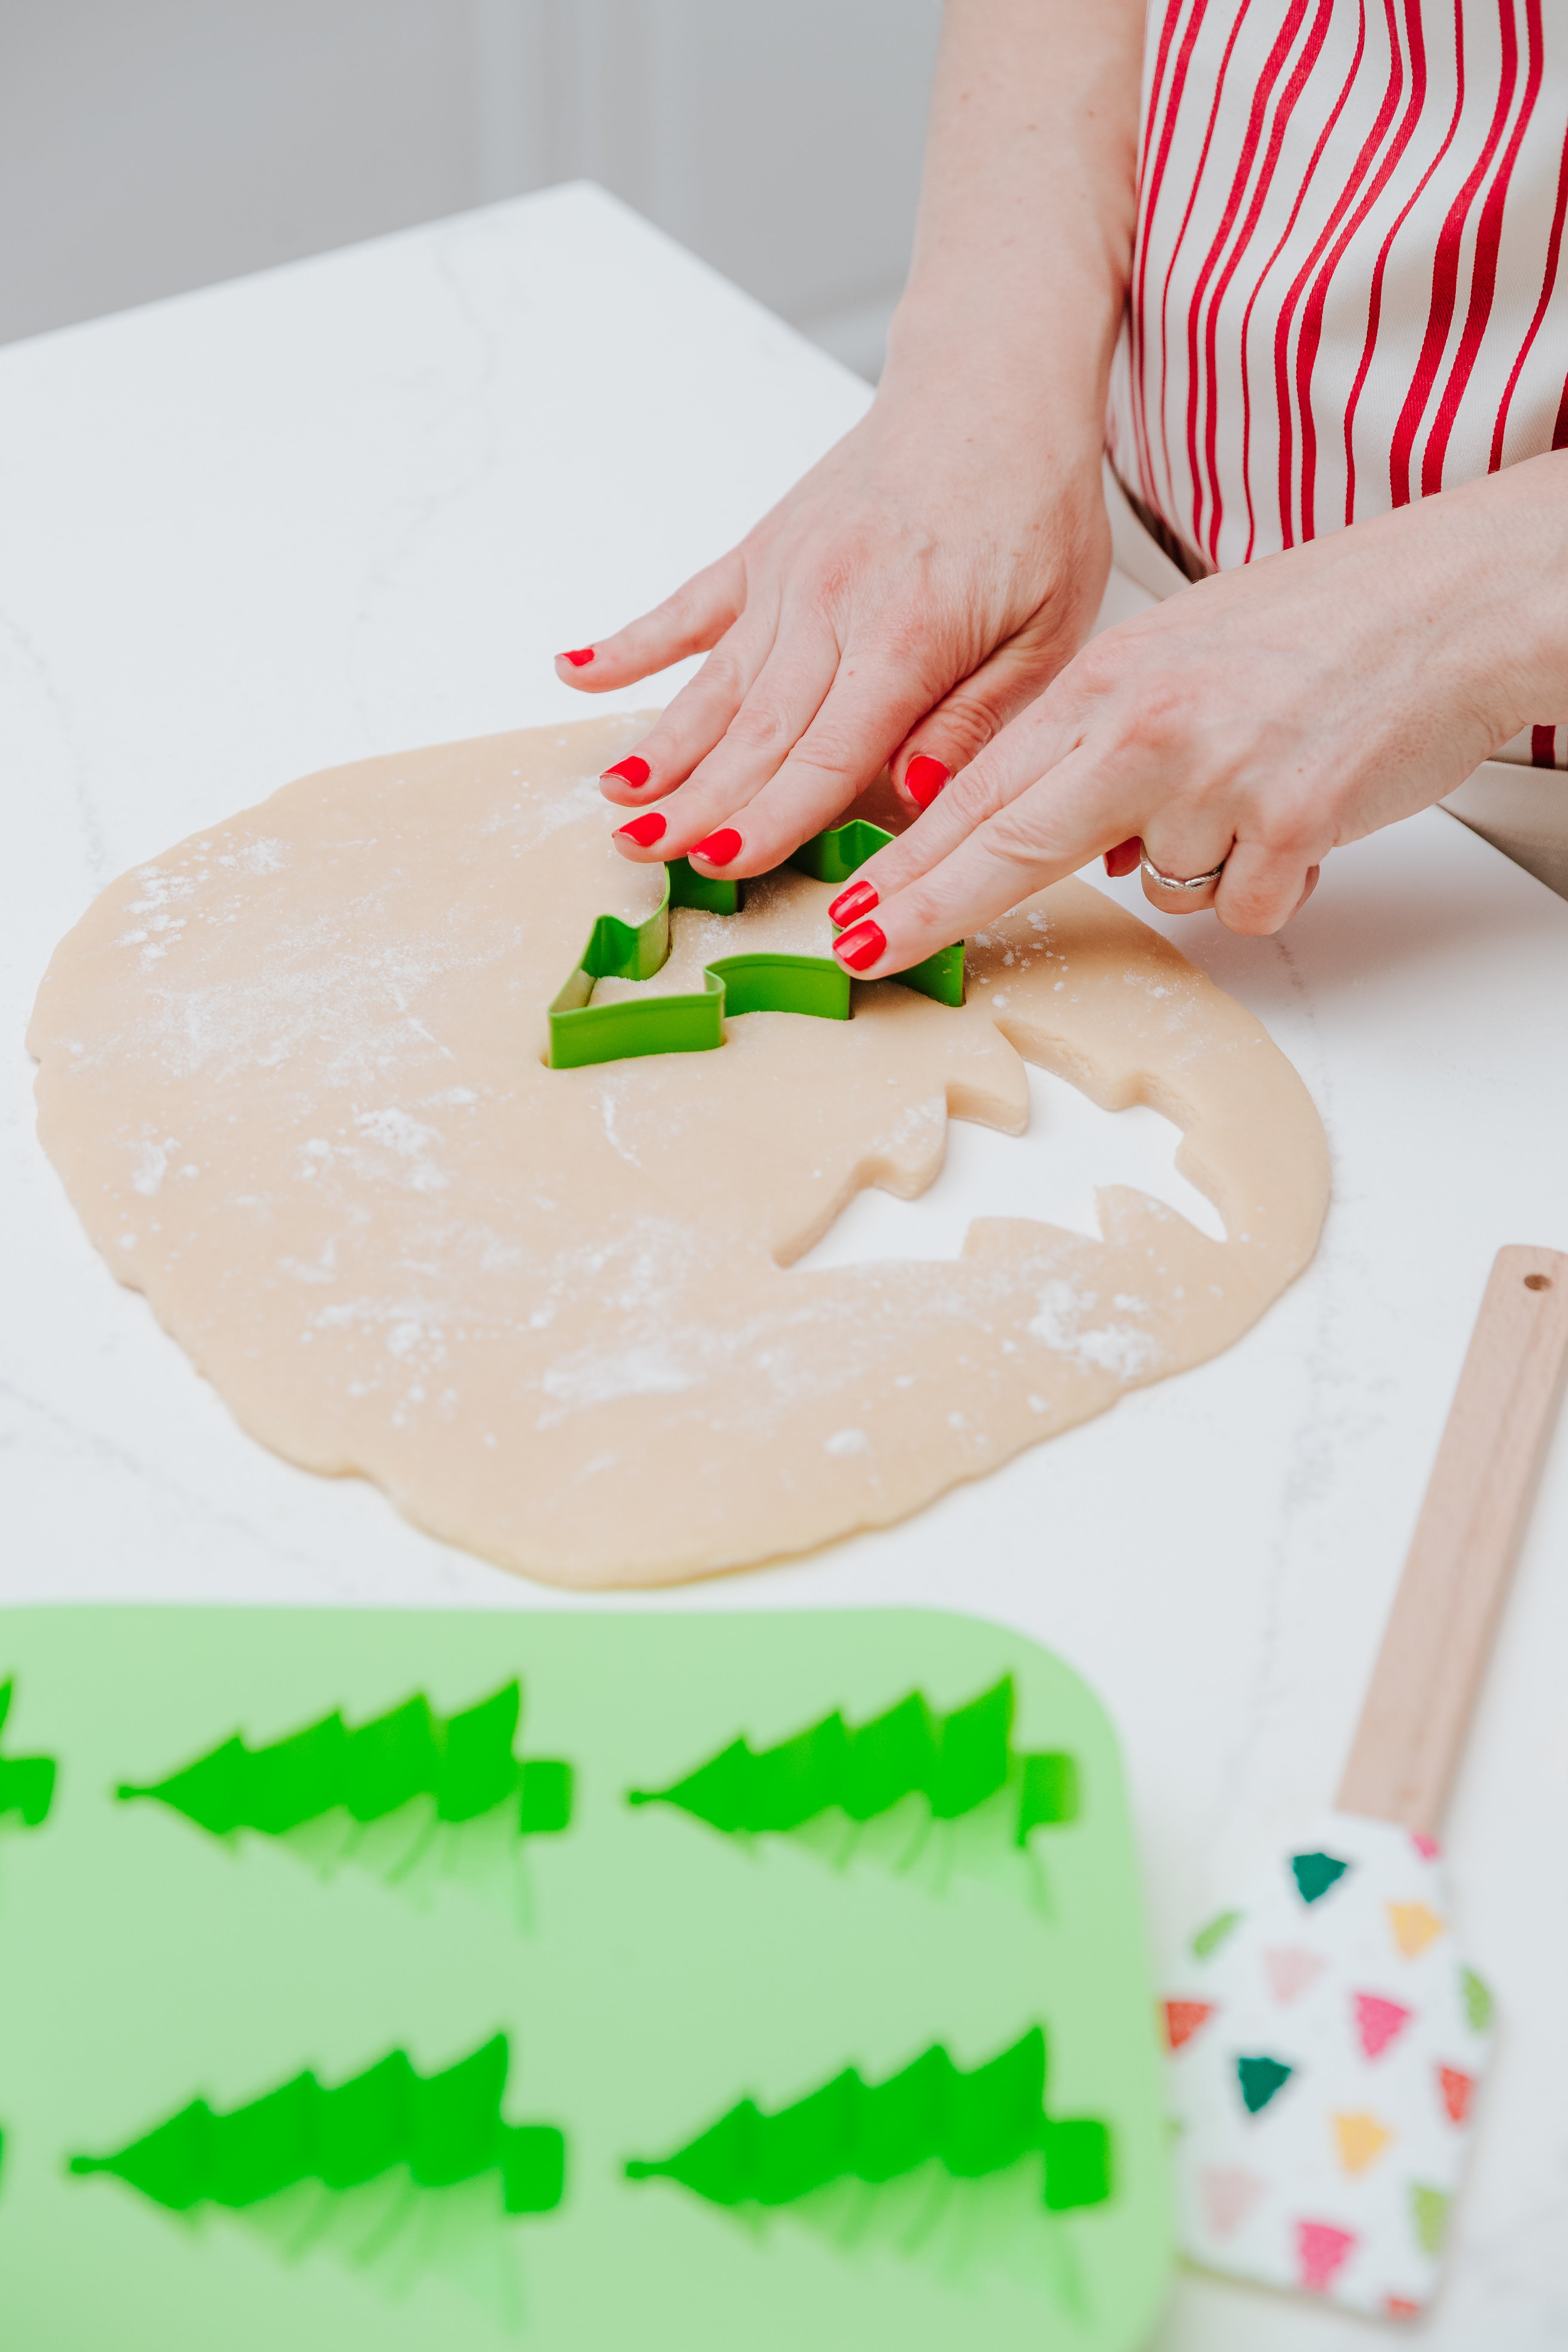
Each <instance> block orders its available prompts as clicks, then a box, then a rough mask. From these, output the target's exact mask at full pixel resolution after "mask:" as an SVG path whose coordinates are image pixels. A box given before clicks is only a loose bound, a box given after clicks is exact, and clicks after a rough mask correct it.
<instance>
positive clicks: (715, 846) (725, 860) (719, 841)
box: [691, 824, 741, 866]
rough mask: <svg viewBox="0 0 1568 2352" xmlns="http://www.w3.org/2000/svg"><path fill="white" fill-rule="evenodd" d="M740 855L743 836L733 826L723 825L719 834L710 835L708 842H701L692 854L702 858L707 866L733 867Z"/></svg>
mask: <svg viewBox="0 0 1568 2352" xmlns="http://www.w3.org/2000/svg"><path fill="white" fill-rule="evenodd" d="M740 854H741V836H740V835H739V834H738V833H737V832H736V831H735V828H734V826H733V825H732V824H726V825H721V827H720V829H719V831H718V832H717V833H710V835H709V836H708V838H707V840H706V841H700V842H699V843H698V845H697V846H696V848H695V849H694V850H693V851H692V852H691V855H692V856H693V857H700V858H701V860H702V862H703V864H704V865H705V866H730V865H732V864H733V863H734V861H735V859H736V858H737V857H739V856H740Z"/></svg>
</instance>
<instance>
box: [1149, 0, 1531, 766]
mask: <svg viewBox="0 0 1568 2352" xmlns="http://www.w3.org/2000/svg"><path fill="white" fill-rule="evenodd" d="M1565 207H1568V0H1152V5H1151V9H1150V17H1149V32H1148V42H1147V47H1146V54H1145V65H1144V89H1143V125H1142V141H1141V147H1140V162H1139V194H1138V233H1137V240H1136V246H1135V249H1134V255H1133V266H1132V280H1131V291H1130V297H1129V303H1128V314H1127V318H1126V320H1125V322H1124V326H1123V330H1122V335H1121V343H1120V345H1119V348H1118V351H1117V353H1116V359H1115V363H1114V367H1113V371H1112V378H1111V393H1110V417H1109V425H1108V446H1109V449H1110V457H1111V462H1112V464H1113V465H1114V467H1115V468H1116V471H1117V473H1118V475H1119V476H1120V478H1121V481H1122V483H1123V484H1124V485H1125V487H1126V488H1127V489H1128V490H1129V492H1130V493H1131V496H1132V499H1133V500H1134V503H1135V505H1136V506H1137V507H1138V508H1139V509H1141V510H1142V515H1143V518H1144V520H1146V521H1147V522H1148V523H1149V524H1150V526H1151V528H1152V529H1153V530H1154V531H1155V533H1156V535H1157V536H1158V537H1159V538H1160V539H1161V541H1162V542H1163V544H1165V545H1166V547H1167V548H1168V550H1169V551H1171V552H1172V553H1173V554H1174V555H1175V556H1176V558H1177V560H1178V562H1181V563H1182V565H1183V568H1184V570H1185V571H1186V572H1188V574H1189V576H1195V575H1196V574H1198V573H1201V572H1207V571H1210V570H1214V569H1215V568H1218V569H1227V568H1229V567H1230V566H1232V565H1234V564H1237V563H1246V562H1249V561H1250V560H1251V559H1252V558H1253V557H1255V556H1259V555H1268V554H1271V553H1273V552H1274V551H1277V550H1279V549H1280V548H1287V547H1293V546H1296V545H1299V544H1300V541H1303V540H1308V539H1311V538H1314V537H1316V536H1317V535H1318V534H1320V533H1321V532H1323V531H1330V530H1337V529H1338V528H1339V527H1340V526H1341V525H1342V524H1343V523H1348V522H1353V521H1356V520H1360V519H1362V518H1363V517H1365V516H1367V515H1372V514H1379V513H1382V512H1384V511H1385V510H1386V509H1388V508H1390V507H1396V506H1404V505H1405V504H1406V503H1407V501H1409V500H1410V499H1418V498H1423V497H1426V495H1428V494H1429V493H1430V492H1432V491H1434V490H1438V489H1441V488H1443V487H1444V486H1445V485H1446V484H1447V485H1452V484H1454V483H1456V482H1463V481H1469V480H1472V479H1474V478H1476V477H1478V476H1479V475H1482V474H1486V473H1489V472H1494V471H1495V470H1496V469H1497V468H1498V467H1500V466H1506V465H1510V464H1513V463H1515V462H1516V461H1517V460H1518V459H1520V458H1521V457H1535V456H1538V455H1539V454H1540V453H1541V452H1542V450H1546V449H1552V448H1557V447H1562V446H1568V262H1565V261H1564V258H1563V225H1564V210H1565ZM1560 265H1561V280H1562V282H1561V283H1560V282H1559V281H1560ZM1500 756H1502V757H1504V758H1510V759H1515V760H1523V761H1533V762H1534V764H1536V765H1537V766H1541V767H1565V766H1568V727H1560V728H1558V729H1556V730H1552V728H1550V727H1538V728H1535V729H1533V730H1526V731H1525V733H1524V734H1523V735H1521V737H1519V738H1517V739H1516V740H1515V741H1514V742H1513V743H1511V744H1510V745H1509V746H1508V747H1507V749H1506V751H1504V752H1503V753H1502V754H1501V755H1500Z"/></svg>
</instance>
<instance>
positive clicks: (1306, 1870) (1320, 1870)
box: [1290, 1853, 1350, 1903]
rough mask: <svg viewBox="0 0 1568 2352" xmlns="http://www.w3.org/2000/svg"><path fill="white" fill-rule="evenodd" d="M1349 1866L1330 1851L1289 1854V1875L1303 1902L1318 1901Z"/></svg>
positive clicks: (1336, 1882) (1338, 1880) (1335, 1884)
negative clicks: (1293, 1880) (1292, 1878)
mask: <svg viewBox="0 0 1568 2352" xmlns="http://www.w3.org/2000/svg"><path fill="white" fill-rule="evenodd" d="M1349 1868H1350V1864H1349V1863H1348V1862H1342V1861H1341V1860H1340V1859H1339V1856H1338V1855H1337V1854H1332V1853H1293V1854H1292V1855H1291V1856H1290V1871H1291V1875H1292V1876H1293V1877H1294V1879H1295V1881H1296V1886H1297V1891H1298V1892H1299V1894H1300V1897H1301V1900H1302V1902H1303V1903H1319V1902H1321V1900H1322V1898H1323V1896H1324V1895H1326V1894H1327V1893H1328V1891H1329V1889H1330V1887H1331V1886H1337V1885H1338V1884H1339V1882H1340V1880H1341V1879H1342V1877H1343V1876H1344V1874H1345V1873H1346V1871H1347V1870H1348V1869H1349Z"/></svg>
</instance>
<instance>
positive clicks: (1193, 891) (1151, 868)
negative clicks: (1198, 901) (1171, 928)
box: [1138, 849, 1228, 898]
mask: <svg viewBox="0 0 1568 2352" xmlns="http://www.w3.org/2000/svg"><path fill="white" fill-rule="evenodd" d="M1227 854H1228V853H1227ZM1138 863H1139V865H1140V866H1142V868H1143V871H1144V873H1145V874H1146V875H1147V876H1148V877H1149V880H1150V881H1151V882H1152V883H1153V884H1154V886H1155V887H1156V888H1157V889H1161V890H1174V891H1177V892H1178V893H1180V894H1181V895H1182V896H1184V897H1185V898H1198V897H1199V896H1201V894H1202V893H1203V892H1204V891H1205V890H1212V889H1213V887H1214V886H1215V883H1216V882H1217V881H1218V880H1219V877H1220V876H1221V875H1222V874H1223V873H1224V872H1225V859H1224V858H1223V857H1222V858H1221V859H1220V861H1219V864H1218V865H1217V866H1211V867H1210V868H1209V870H1208V872H1207V873H1206V874H1193V875H1188V876H1185V877H1183V876H1178V875H1175V874H1162V873H1161V871H1160V869H1159V867H1158V866H1156V865H1155V863H1154V861H1153V859H1152V857H1151V856H1150V855H1149V853H1148V851H1147V850H1146V849H1145V850H1144V851H1143V852H1142V855H1141V856H1140V857H1139V860H1138Z"/></svg>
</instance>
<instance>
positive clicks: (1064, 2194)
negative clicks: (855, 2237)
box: [626, 2025, 1114, 2218]
mask: <svg viewBox="0 0 1568 2352" xmlns="http://www.w3.org/2000/svg"><path fill="white" fill-rule="evenodd" d="M1046 2072H1047V2068H1046V2037H1045V2032H1044V2030H1043V2029H1042V2028H1041V2027H1040V2026H1038V2025H1036V2026H1031V2027H1030V2029H1029V2030H1028V2032H1026V2033H1025V2034H1023V2035H1022V2036H1021V2037H1020V2038H1019V2040H1018V2041H1016V2042H1014V2043H1013V2044H1012V2045H1011V2047H1010V2048H1008V2049H1006V2050H1004V2051H1003V2052H1002V2053H1001V2054H1000V2055H999V2056H998V2057H995V2058H993V2059H991V2060H989V2061H988V2062H987V2063H985V2064H984V2065H980V2066H976V2067H974V2068H973V2070H972V2071H971V2072H969V2073H967V2074H966V2073H965V2072H963V2069H962V2068H960V2067H958V2066H955V2065H954V2064H953V2063H952V2059H951V2058H950V2057H949V2055H948V2053H947V2051H946V2050H945V2049H944V2048H943V2047H942V2044H941V2043H940V2042H936V2043H933V2044H932V2045H931V2048H930V2049H928V2050H925V2051H922V2053H921V2055H920V2056H919V2057H918V2058H916V2059H914V2060H913V2061H912V2063H910V2065H908V2066H906V2067H904V2068H903V2069H902V2070H901V2071H900V2073H898V2074H893V2075H891V2076H889V2079H888V2080H887V2081H886V2082H883V2083H877V2084H869V2083H868V2082H866V2081H865V2079H864V2078H863V2076H862V2075H861V2074H859V2073H858V2071H857V2069H856V2068H854V2067H853V2066H851V2067H847V2068H846V2069H845V2070H844V2071H843V2072H842V2073H841V2074H836V2075H834V2076H833V2078H832V2079H831V2081H829V2082H826V2083H825V2084H822V2085H821V2087H820V2088H819V2089H817V2090H816V2091H813V2092H811V2093H809V2094H808V2095H807V2096H805V2098H802V2099H797V2100H795V2102H794V2104H793V2105H789V2106H787V2107H782V2108H780V2109H778V2110H777V2111H776V2112H775V2113H774V2114H773V2115H768V2114H766V2113H764V2112H763V2109H762V2108H760V2107H759V2106H758V2105H756V2104H755V2102H754V2101H753V2100H752V2099H750V2098H743V2099H742V2100H740V2101H739V2102H738V2103H737V2104H736V2105H734V2106H732V2107H731V2108H730V2110H729V2111H728V2113H727V2114H725V2115H723V2116H720V2118H719V2120H718V2122H717V2123H715V2124H713V2125H711V2126H710V2128H709V2129H708V2130H706V2131H704V2132H701V2133H700V2134H699V2136H698V2137H696V2138H695V2139H693V2140H689V2141H688V2142H687V2144H686V2145H685V2146H684V2147H679V2148H677V2149H676V2151H675V2152H674V2154H673V2155H671V2156H668V2157H663V2158H658V2159H655V2160H648V2159H646V2158H634V2159H633V2160H632V2161H631V2162H629V2163H628V2164H627V2166H626V2176H627V2178H628V2179H632V2180H673V2181H675V2182H677V2183H679V2186H680V2187H682V2188H683V2189H689V2190H690V2191H691V2192H692V2193H693V2194H694V2195H695V2196H698V2197H700V2198H703V2199H705V2200H706V2201H707V2202H708V2203H710V2204H711V2205H717V2206H721V2207H725V2208H728V2209H744V2208H753V2209H760V2210H777V2209H781V2208H784V2207H790V2206H796V2205H798V2204H800V2203H801V2202H802V2200H813V2199H816V2198H818V2197H820V2195H821V2194H822V2192H824V2191H825V2190H829V2189H834V2188H835V2187H836V2186H837V2184H838V2183H841V2182H846V2181H847V2182H852V2183H858V2184H860V2185H861V2186H862V2188H863V2189H866V2190H868V2191H873V2192H875V2191H879V2190H881V2189H885V2188H887V2187H888V2186H889V2184H891V2183H893V2182H896V2181H900V2180H903V2179H907V2178H908V2177H909V2176H910V2175H913V2174H917V2173H920V2172H922V2171H926V2170H940V2172H941V2173H942V2174H945V2176H946V2177H947V2180H948V2181H949V2182H957V2183H972V2182H979V2181H983V2180H985V2179H990V2178H993V2177H994V2176H998V2175H1001V2174H1004V2173H1008V2172H1011V2171H1013V2170H1014V2168H1016V2167H1019V2166H1022V2165H1023V2164H1025V2163H1026V2160H1028V2159H1032V2158H1035V2157H1037V2156H1038V2157H1039V2158H1040V2159H1041V2167H1040V2177H1039V2187H1038V2189H1037V2192H1036V2193H1035V2194H1034V2196H1033V2198H1032V2200H1031V2202H1032V2205H1033V2209H1034V2210H1035V2211H1036V2212H1037V2213H1038V2212H1039V2211H1040V2210H1042V2209H1043V2210H1045V2211H1047V2212H1049V2213H1063V2212H1069V2211H1075V2210H1079V2208H1082V2207H1084V2206H1090V2205H1102V2204H1104V2203H1106V2202H1107V2200H1109V2199H1110V2197H1111V2196H1112V2195H1113V2194H1114V2179H1113V2166H1112V2157H1111V2140H1110V2128H1109V2126H1107V2125H1106V2124H1104V2123H1102V2122H1100V2121H1099V2120H1098V2119H1096V2118H1094V2117H1092V2116H1072V2117H1067V2118H1063V2119H1061V2120H1053V2119H1052V2117H1051V2116H1049V2115H1048V2114H1047V2103H1046ZM936 2210H937V2209H936V2208H935V2207H933V2208H931V2213H932V2217H933V2218H934V2213H935V2211H936Z"/></svg>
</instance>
